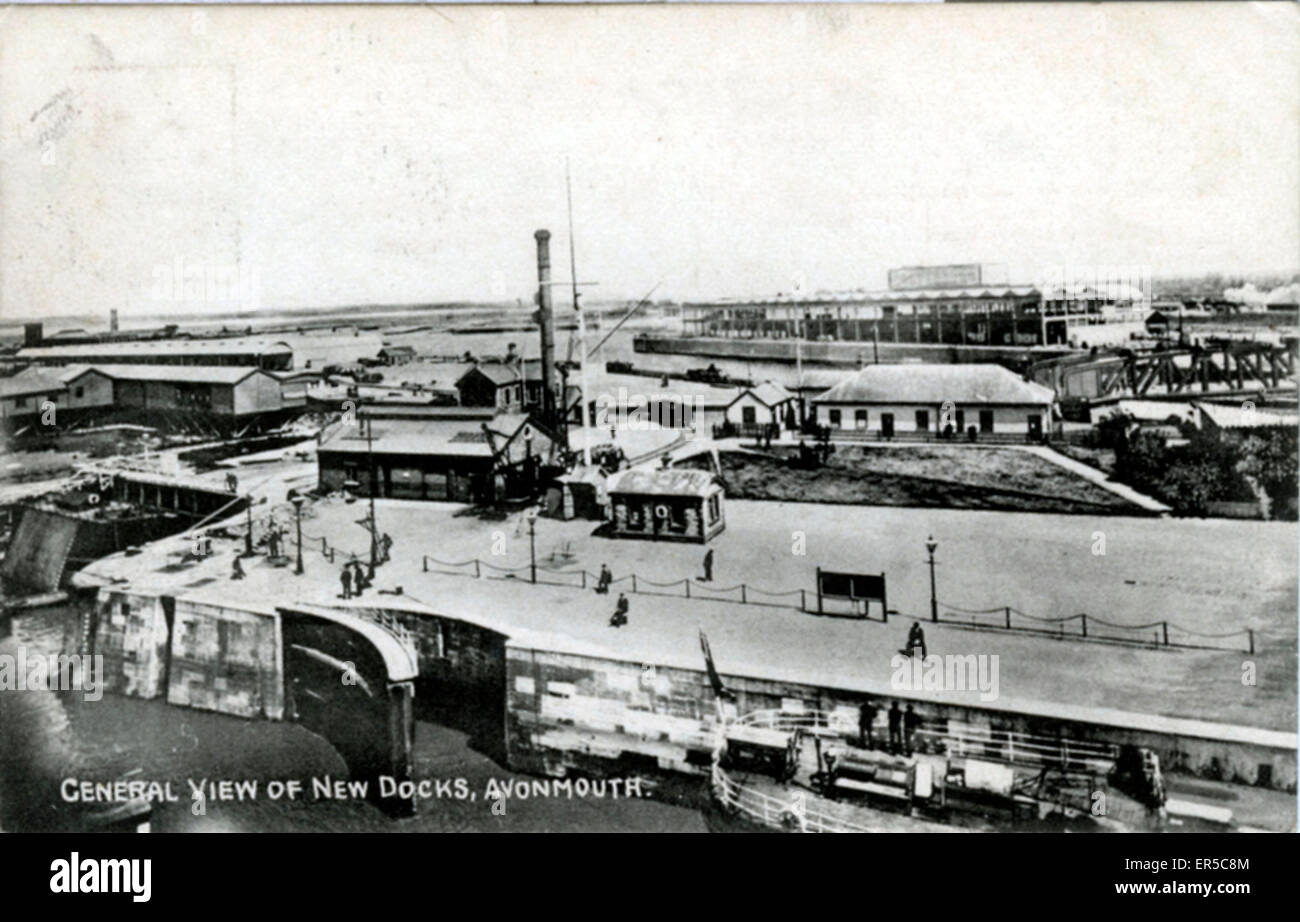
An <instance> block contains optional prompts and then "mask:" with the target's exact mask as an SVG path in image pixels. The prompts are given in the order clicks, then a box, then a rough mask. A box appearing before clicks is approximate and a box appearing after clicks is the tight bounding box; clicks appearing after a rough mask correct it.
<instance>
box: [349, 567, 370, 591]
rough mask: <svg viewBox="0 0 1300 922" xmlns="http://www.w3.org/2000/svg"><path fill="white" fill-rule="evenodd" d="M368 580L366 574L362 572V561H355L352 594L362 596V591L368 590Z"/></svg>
mask: <svg viewBox="0 0 1300 922" xmlns="http://www.w3.org/2000/svg"><path fill="white" fill-rule="evenodd" d="M367 582H368V580H367V579H366V574H365V573H364V572H362V570H361V561H359V560H356V559H353V561H352V594H353V595H361V591H362V590H363V589H365V588H366V584H367Z"/></svg>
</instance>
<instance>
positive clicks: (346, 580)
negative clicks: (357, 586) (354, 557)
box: [339, 564, 352, 599]
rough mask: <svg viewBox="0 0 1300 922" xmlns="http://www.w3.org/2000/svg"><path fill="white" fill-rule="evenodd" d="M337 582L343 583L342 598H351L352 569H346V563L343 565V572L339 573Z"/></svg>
mask: <svg viewBox="0 0 1300 922" xmlns="http://www.w3.org/2000/svg"><path fill="white" fill-rule="evenodd" d="M339 582H341V583H342V584H343V598H345V599H350V598H352V571H350V570H349V569H348V567H347V564H344V565H343V572H341V573H340V574H339Z"/></svg>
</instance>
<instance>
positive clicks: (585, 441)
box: [560, 157, 591, 465]
mask: <svg viewBox="0 0 1300 922" xmlns="http://www.w3.org/2000/svg"><path fill="white" fill-rule="evenodd" d="M564 191H565V195H566V196H567V198H568V201H569V280H570V281H571V282H572V283H573V310H574V312H575V313H576V314H577V315H578V357H579V359H580V363H579V365H578V391H579V395H578V402H579V412H578V416H579V419H580V421H581V425H582V463H583V464H584V465H590V464H591V438H590V434H589V433H588V432H587V324H586V322H585V321H584V320H583V316H582V305H581V304H579V303H578V259H577V256H576V255H575V253H574V243H573V181H572V179H571V178H570V176H569V158H567V157H566V158H564ZM560 406H561V407H562V408H563V409H562V412H567V410H568V407H569V395H568V394H561V395H560ZM565 425H568V423H565Z"/></svg>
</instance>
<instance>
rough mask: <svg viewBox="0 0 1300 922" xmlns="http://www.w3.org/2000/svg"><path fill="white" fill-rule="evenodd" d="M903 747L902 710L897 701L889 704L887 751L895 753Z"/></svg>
mask: <svg viewBox="0 0 1300 922" xmlns="http://www.w3.org/2000/svg"><path fill="white" fill-rule="evenodd" d="M902 748H903V712H902V711H900V710H899V709H898V702H897V701H894V702H893V703H891V704H890V705H889V751H890V752H893V753H897V752H898V751H899V750H900V749H902Z"/></svg>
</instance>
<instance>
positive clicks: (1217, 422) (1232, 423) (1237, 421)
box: [1196, 403, 1300, 438]
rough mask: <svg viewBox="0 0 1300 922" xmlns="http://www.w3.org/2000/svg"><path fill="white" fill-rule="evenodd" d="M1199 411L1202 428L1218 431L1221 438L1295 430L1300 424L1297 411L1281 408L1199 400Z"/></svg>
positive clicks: (1197, 410) (1197, 409)
mask: <svg viewBox="0 0 1300 922" xmlns="http://www.w3.org/2000/svg"><path fill="white" fill-rule="evenodd" d="M1196 413H1197V416H1198V418H1199V425H1200V428H1201V430H1202V431H1204V432H1210V433H1214V434H1215V435H1218V436H1219V437H1220V438H1224V437H1228V438H1236V437H1242V436H1248V435H1258V434H1262V433H1263V432H1265V431H1267V430H1270V429H1281V430H1289V431H1292V432H1294V431H1295V429H1296V427H1297V426H1298V425H1300V414H1297V413H1296V411H1295V410H1290V411H1287V410H1278V409H1273V408H1270V407H1255V406H1242V405H1241V404H1225V403H1198V404H1196Z"/></svg>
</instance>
